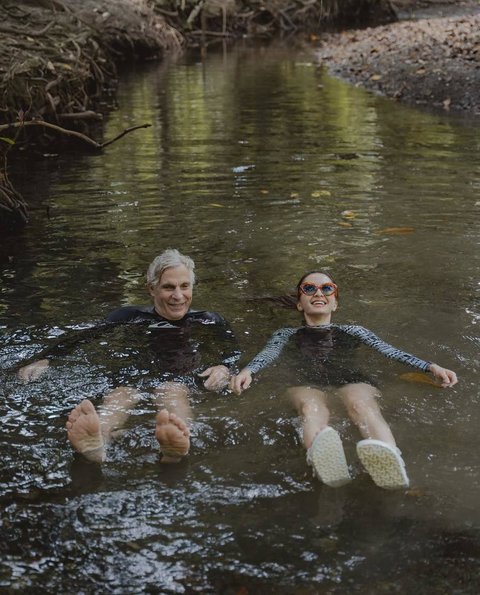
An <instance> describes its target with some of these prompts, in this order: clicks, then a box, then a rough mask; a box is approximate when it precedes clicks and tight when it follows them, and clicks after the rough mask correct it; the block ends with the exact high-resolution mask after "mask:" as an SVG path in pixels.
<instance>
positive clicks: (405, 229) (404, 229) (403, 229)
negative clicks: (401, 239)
mask: <svg viewBox="0 0 480 595" xmlns="http://www.w3.org/2000/svg"><path fill="white" fill-rule="evenodd" d="M414 231H415V228H414V227H385V229H381V230H380V231H379V232H378V233H390V234H392V235H395V234H397V235H401V234H404V233H412V232H414Z"/></svg>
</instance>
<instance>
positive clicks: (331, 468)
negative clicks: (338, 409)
mask: <svg viewBox="0 0 480 595" xmlns="http://www.w3.org/2000/svg"><path fill="white" fill-rule="evenodd" d="M308 460H309V462H310V464H311V465H312V466H313V469H314V471H315V474H316V475H317V477H318V479H320V481H322V482H323V483H325V484H326V485H328V486H330V487H333V488H337V487H340V486H342V485H345V484H346V483H348V482H349V481H351V479H352V478H351V477H350V473H349V471H348V465H347V460H346V458H345V453H344V451H343V445H342V440H341V439H340V436H339V435H338V432H336V431H335V430H334V429H333V428H326V429H325V430H322V431H321V432H320V433H319V434H317V436H316V437H315V440H314V441H313V444H312V446H311V447H310V449H309V451H308Z"/></svg>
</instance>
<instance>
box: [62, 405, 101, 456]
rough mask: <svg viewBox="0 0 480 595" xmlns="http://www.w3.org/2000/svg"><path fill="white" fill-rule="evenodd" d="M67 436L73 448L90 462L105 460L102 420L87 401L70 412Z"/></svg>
mask: <svg viewBox="0 0 480 595" xmlns="http://www.w3.org/2000/svg"><path fill="white" fill-rule="evenodd" d="M66 428H67V435H68V439H69V440H70V443H71V445H72V446H73V448H74V449H75V450H76V451H77V452H79V453H81V454H82V455H83V456H84V457H85V458H87V459H88V460H89V461H93V462H95V463H102V462H103V461H104V460H105V444H104V441H103V436H102V431H101V427H100V418H99V417H98V414H97V412H96V411H95V407H94V406H93V405H92V403H91V402H90V401H89V400H88V399H85V401H82V402H81V403H80V405H77V406H76V407H75V409H73V410H72V411H71V412H70V415H69V416H68V421H67V423H66Z"/></svg>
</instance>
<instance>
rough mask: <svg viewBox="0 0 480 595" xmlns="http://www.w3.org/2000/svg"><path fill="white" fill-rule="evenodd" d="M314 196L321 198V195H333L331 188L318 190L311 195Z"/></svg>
mask: <svg viewBox="0 0 480 595" xmlns="http://www.w3.org/2000/svg"><path fill="white" fill-rule="evenodd" d="M310 196H311V197H312V198H320V197H321V196H332V193H331V192H330V191H329V190H317V191H316V192H312V194H311V195H310Z"/></svg>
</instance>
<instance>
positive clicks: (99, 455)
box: [66, 386, 140, 463]
mask: <svg viewBox="0 0 480 595" xmlns="http://www.w3.org/2000/svg"><path fill="white" fill-rule="evenodd" d="M139 398H140V393H138V391H136V390H135V389H133V388H128V387H125V386H122V387H118V388H116V389H115V390H113V391H112V392H111V393H109V394H107V395H105V397H104V399H103V402H102V404H101V405H100V407H99V408H98V412H97V411H96V410H95V407H94V406H93V404H92V403H91V401H89V400H88V399H85V400H84V401H82V402H81V403H80V404H79V405H77V406H76V407H75V408H74V409H73V410H72V411H71V412H70V415H69V416H68V421H67V423H66V427H67V436H68V439H69V440H70V443H71V445H72V446H73V448H74V449H75V450H76V451H78V452H80V453H81V454H83V455H84V456H85V457H86V458H87V459H88V460H90V461H93V462H96V463H101V462H103V461H104V460H105V456H106V452H105V447H106V445H107V443H108V442H110V440H112V438H114V436H115V433H116V431H118V430H120V429H121V428H122V426H123V424H124V423H125V420H126V419H127V417H128V412H129V410H130V409H131V408H132V407H134V406H135V405H136V403H137V402H138V399H139Z"/></svg>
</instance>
